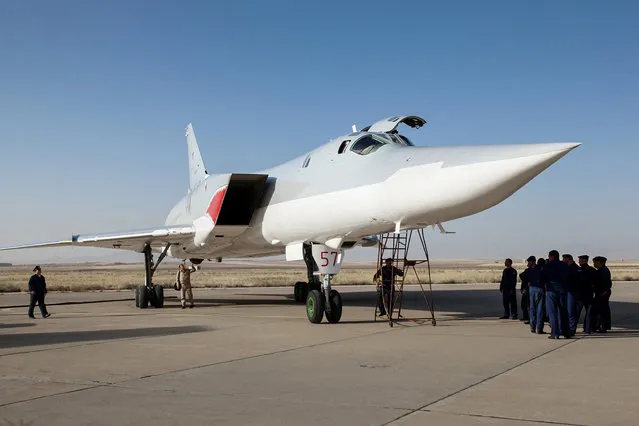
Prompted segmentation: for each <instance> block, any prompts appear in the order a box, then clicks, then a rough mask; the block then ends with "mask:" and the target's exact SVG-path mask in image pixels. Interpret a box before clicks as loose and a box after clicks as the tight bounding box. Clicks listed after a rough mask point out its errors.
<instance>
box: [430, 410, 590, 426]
mask: <svg viewBox="0 0 639 426" xmlns="http://www.w3.org/2000/svg"><path fill="white" fill-rule="evenodd" d="M419 411H421V412H424V413H439V414H450V415H453V416H464V417H477V418H481V419H495V420H511V421H518V422H527V423H542V424H545V425H558V426H588V425H584V424H581V423H564V422H554V421H552V420H534V419H524V418H518V417H506V416H489V415H486V414H473V413H453V412H449V411H433V410H419Z"/></svg>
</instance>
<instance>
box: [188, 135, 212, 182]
mask: <svg viewBox="0 0 639 426" xmlns="http://www.w3.org/2000/svg"><path fill="white" fill-rule="evenodd" d="M186 144H187V146H188V148H189V191H191V190H193V188H195V186H196V185H197V184H198V182H200V181H201V180H203V179H204V178H205V177H206V176H207V175H208V173H207V171H206V167H205V166H204V160H202V155H201V154H200V148H199V147H198V146H197V140H196V139H195V132H194V131H193V126H192V125H191V123H189V125H188V126H187V127H186Z"/></svg>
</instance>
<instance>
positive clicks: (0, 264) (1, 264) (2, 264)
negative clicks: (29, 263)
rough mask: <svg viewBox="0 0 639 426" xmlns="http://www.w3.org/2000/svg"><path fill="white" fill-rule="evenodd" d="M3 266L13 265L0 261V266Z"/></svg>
mask: <svg viewBox="0 0 639 426" xmlns="http://www.w3.org/2000/svg"><path fill="white" fill-rule="evenodd" d="M3 266H5V267H6V266H13V265H12V264H10V263H0V268H1V267H3Z"/></svg>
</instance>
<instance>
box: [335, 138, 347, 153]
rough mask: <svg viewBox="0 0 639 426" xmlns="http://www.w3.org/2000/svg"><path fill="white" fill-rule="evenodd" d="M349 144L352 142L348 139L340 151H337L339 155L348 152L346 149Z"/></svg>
mask: <svg viewBox="0 0 639 426" xmlns="http://www.w3.org/2000/svg"><path fill="white" fill-rule="evenodd" d="M349 142H350V139H347V140H345V141H344V142H342V143H341V145H340V146H339V149H338V150H337V153H338V154H341V153H343V152H344V151H346V147H347V146H348V143H349Z"/></svg>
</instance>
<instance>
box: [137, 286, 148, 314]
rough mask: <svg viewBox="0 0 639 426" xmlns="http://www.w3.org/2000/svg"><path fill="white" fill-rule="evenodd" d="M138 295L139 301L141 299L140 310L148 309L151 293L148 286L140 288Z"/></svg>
mask: <svg viewBox="0 0 639 426" xmlns="http://www.w3.org/2000/svg"><path fill="white" fill-rule="evenodd" d="M138 293H139V299H140V306H139V308H140V309H146V308H147V306H148V305H149V293H148V291H147V289H146V286H144V285H141V286H138Z"/></svg>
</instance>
